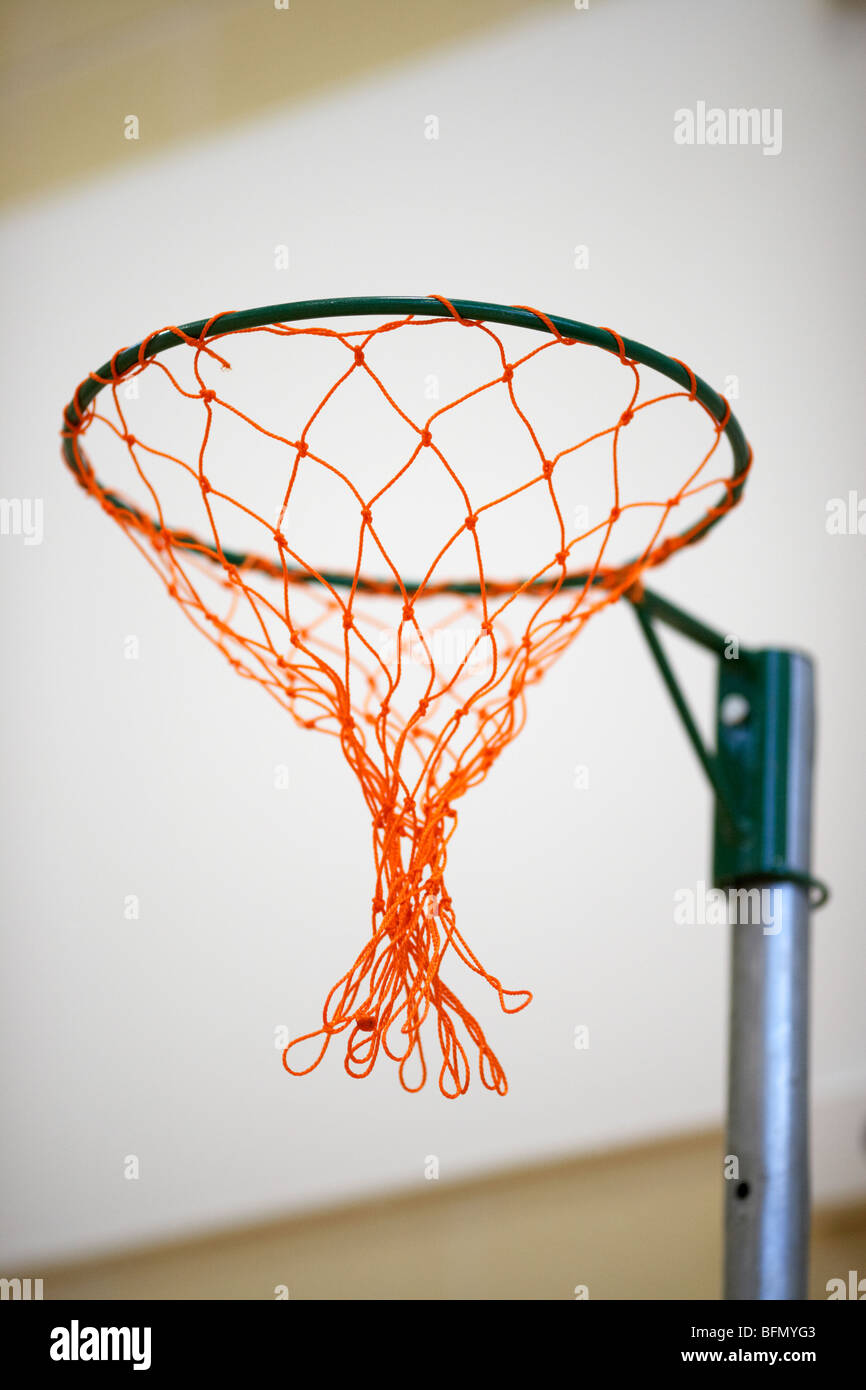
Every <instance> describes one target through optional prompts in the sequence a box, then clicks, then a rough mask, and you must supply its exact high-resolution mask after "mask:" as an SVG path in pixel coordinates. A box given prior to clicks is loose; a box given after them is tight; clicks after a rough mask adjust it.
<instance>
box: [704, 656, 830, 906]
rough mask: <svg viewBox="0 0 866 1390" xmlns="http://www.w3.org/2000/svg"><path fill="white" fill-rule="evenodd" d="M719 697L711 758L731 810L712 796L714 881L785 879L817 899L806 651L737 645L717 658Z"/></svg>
mask: <svg viewBox="0 0 866 1390" xmlns="http://www.w3.org/2000/svg"><path fill="white" fill-rule="evenodd" d="M718 701H719V703H718V732H717V752H716V766H717V768H718V771H719V774H720V776H721V778H722V779H723V781H724V784H725V787H726V789H727V794H728V798H729V802H730V806H731V809H732V811H733V817H732V816H731V814H730V813H729V811H728V810H727V809H726V808H725V806H723V805H721V804H720V803H719V802H718V801H717V803H716V813H715V840H714V856H713V877H714V881H715V883H716V886H717V887H720V888H727V887H732V886H735V885H737V884H746V883H749V884H754V883H760V882H761V881H766V882H768V883H772V882H781V881H787V882H793V883H800V884H802V885H803V886H804V887H807V888H809V889H811V890H813V891H815V892H816V894H817V895H818V896H819V897H820V901H823V900H824V897H825V896H826V890H824V889H823V888H822V886H821V885H820V884H818V883H816V881H815V880H814V879H813V878H812V876H811V865H810V843H809V841H810V818H809V805H810V801H811V795H810V783H811V767H812V732H811V731H812V705H813V671H812V663H811V661H810V659H809V658H808V657H807V656H804V655H803V654H801V653H799V652H792V651H778V650H768V651H741V652H740V655H739V657H738V658H737V659H736V660H722V661H720V663H719V687H718ZM822 895H823V896H822ZM817 905H819V904H818V902H817V901H816V903H815V906H817Z"/></svg>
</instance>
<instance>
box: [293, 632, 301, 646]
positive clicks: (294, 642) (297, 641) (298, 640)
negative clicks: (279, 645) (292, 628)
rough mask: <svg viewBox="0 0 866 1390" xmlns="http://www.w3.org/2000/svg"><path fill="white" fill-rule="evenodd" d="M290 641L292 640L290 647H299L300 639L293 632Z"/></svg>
mask: <svg viewBox="0 0 866 1390" xmlns="http://www.w3.org/2000/svg"><path fill="white" fill-rule="evenodd" d="M291 640H292V646H293V647H299V646H300V645H301V639H300V637H299V636H298V634H297V633H296V632H293V633H292V639H291Z"/></svg>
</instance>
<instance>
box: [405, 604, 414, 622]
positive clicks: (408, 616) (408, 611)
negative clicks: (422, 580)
mask: <svg viewBox="0 0 866 1390" xmlns="http://www.w3.org/2000/svg"><path fill="white" fill-rule="evenodd" d="M414 617H415V609H414V608H413V607H412V604H411V603H404V604H403V622H404V623H410V622H412V620H413V619H414Z"/></svg>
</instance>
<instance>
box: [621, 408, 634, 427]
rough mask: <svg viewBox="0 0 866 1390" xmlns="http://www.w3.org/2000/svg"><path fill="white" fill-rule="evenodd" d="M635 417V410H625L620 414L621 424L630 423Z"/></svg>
mask: <svg viewBox="0 0 866 1390" xmlns="http://www.w3.org/2000/svg"><path fill="white" fill-rule="evenodd" d="M633 419H634V411H633V410H624V411H623V412H622V415H620V417H619V423H620V424H621V425H630V424H631V422H632V420H633Z"/></svg>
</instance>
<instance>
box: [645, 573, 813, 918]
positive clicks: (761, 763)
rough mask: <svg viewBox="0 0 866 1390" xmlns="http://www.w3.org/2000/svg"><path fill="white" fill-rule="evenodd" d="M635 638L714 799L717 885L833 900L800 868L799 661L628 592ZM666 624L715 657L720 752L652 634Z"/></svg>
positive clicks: (668, 605)
mask: <svg viewBox="0 0 866 1390" xmlns="http://www.w3.org/2000/svg"><path fill="white" fill-rule="evenodd" d="M628 597H629V598H630V600H631V603H632V606H633V607H634V610H635V614H636V616H637V619H638V622H639V624H640V627H641V631H642V632H643V634H644V637H645V638H646V640H647V644H648V646H649V649H650V652H651V653H652V656H653V658H654V660H655V662H656V665H657V666H658V668H659V671H660V673H661V676H662V679H663V680H664V683H665V685H666V687H667V689H668V692H669V693H670V696H671V698H672V700H673V702H674V705H675V707H676V710H677V713H678V714H679V716H680V719H681V720H682V723H683V726H684V728H685V731H686V734H687V736H688V739H689V742H690V743H691V745H692V747H693V748H694V750H695V753H696V754H697V757H698V759H699V761H700V763H701V766H702V767H703V769H704V771H705V773H706V775H707V777H708V779H709V782H710V785H711V786H712V788H713V790H714V792H715V796H716V811H715V830H714V848H713V881H714V883H715V885H716V886H717V887H719V888H722V887H730V886H733V885H736V884H738V883H751V884H754V883H760V882H767V883H772V882H793V883H801V884H803V885H804V886H806V887H808V888H809V889H810V891H811V893H812V894H813V902H812V906H813V907H820V906H821V905H822V904H823V903H824V902H826V900H827V898H828V896H829V894H828V890H827V888H826V887H825V885H824V884H822V883H820V882H819V881H818V880H816V879H814V878H812V876H811V875H810V874H806V873H803V872H802V870H801V869H798V868H797V864H798V861H802V852H801V847H800V846H799V845H798V844H797V843H796V837H797V833H798V830H797V819H796V817H795V816H794V815H793V814H792V805H793V800H792V799H793V797H794V796H795V792H796V789H793V788H792V785H791V779H790V776H789V762H790V759H789V748H790V740H791V738H792V737H793V731H792V727H791V710H792V701H793V693H792V692H793V689H794V681H795V678H796V669H795V668H796V662H797V660H798V658H797V656H796V654H795V653H792V652H786V651H775V650H770V651H758V652H755V651H744V650H742V649H740V651H739V653H738V654H737V655H736V656H734V654H733V653H731V652H729V650H728V641H727V639H726V638H724V637H723V636H722V635H721V634H720V633H717V632H714V631H713V630H712V629H711V628H708V627H706V626H705V625H704V624H703V623H701V622H699V621H698V620H697V619H696V618H692V617H691V616H690V615H689V614H688V613H684V612H683V611H682V610H681V609H679V608H677V607H675V605H674V604H671V603H669V602H668V601H667V600H666V599H663V598H662V597H661V595H659V594H655V593H652V592H650V591H649V590H646V589H645V590H643V592H635V593H630V594H629V595H628ZM655 621H658V622H662V623H665V624H666V625H667V626H669V627H672V628H674V629H675V630H676V631H678V632H680V633H682V634H683V635H684V636H686V637H689V638H690V639H691V640H692V641H695V642H697V643H699V645H701V646H703V647H706V648H707V649H708V650H709V651H711V652H713V653H714V654H715V655H716V656H717V657H719V684H718V718H717V746H716V750H715V752H713V751H711V750H710V749H708V748H707V747H706V745H705V743H704V741H703V739H702V737H701V734H700V732H699V730H698V727H697V724H696V723H695V720H694V717H693V715H692V712H691V710H690V709H689V706H688V702H687V701H686V698H685V695H684V694H683V691H682V689H681V687H680V685H679V683H678V681H677V678H676V676H675V674H674V672H673V669H672V667H671V665H670V663H669V661H668V659H667V656H666V654H665V651H664V648H663V647H662V644H661V642H660V641H659V638H658V635H657V633H656V630H655V625H654V624H655Z"/></svg>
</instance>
